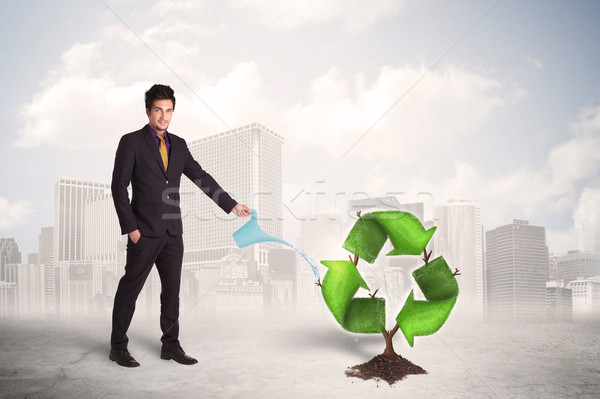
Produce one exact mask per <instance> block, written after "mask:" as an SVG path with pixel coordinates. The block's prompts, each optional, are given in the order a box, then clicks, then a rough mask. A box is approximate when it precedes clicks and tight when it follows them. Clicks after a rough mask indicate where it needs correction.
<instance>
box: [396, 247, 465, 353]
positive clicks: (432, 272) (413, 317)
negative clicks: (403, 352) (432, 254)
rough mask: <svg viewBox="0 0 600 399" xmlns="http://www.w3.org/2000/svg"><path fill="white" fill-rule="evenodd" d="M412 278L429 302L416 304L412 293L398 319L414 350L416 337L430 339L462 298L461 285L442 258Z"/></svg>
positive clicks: (429, 264)
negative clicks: (460, 295)
mask: <svg viewBox="0 0 600 399" xmlns="http://www.w3.org/2000/svg"><path fill="white" fill-rule="evenodd" d="M412 275H413V277H414V278H415V281H416V282H417V285H418V286H419V288H420V289H421V292H423V295H424V296H425V298H426V299H427V300H426V301H417V300H415V299H414V290H412V291H411V292H410V294H409V295H408V299H407V300H406V303H404V306H403V307H402V310H401V311H400V313H398V316H397V317H396V321H397V322H398V326H399V327H400V329H401V330H402V333H403V334H404V336H405V337H406V340H407V341H408V344H409V345H410V346H411V347H412V346H413V345H414V337H415V336H416V335H430V334H433V333H434V332H436V331H437V330H439V329H440V327H442V325H443V324H444V323H445V322H446V320H447V319H448V316H449V315H450V311H451V310H452V308H453V307H454V304H455V303H456V299H457V297H458V283H457V282H456V278H455V277H454V274H453V273H452V270H450V267H448V264H447V263H446V261H445V260H444V257H442V256H440V257H437V258H435V259H434V260H432V261H430V262H429V263H427V264H426V265H424V266H422V267H420V268H418V269H417V270H415V271H414V272H413V273H412Z"/></svg>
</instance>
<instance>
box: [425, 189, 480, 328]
mask: <svg viewBox="0 0 600 399" xmlns="http://www.w3.org/2000/svg"><path fill="white" fill-rule="evenodd" d="M438 217H439V225H438V229H437V231H436V233H435V234H436V235H437V236H438V243H439V253H440V254H441V255H443V256H444V259H446V262H447V263H448V265H449V266H450V267H451V268H457V269H459V270H460V273H461V275H460V277H458V278H457V281H458V285H459V288H460V295H459V296H458V300H457V304H456V311H457V312H461V313H464V314H466V315H476V316H478V317H483V312H484V303H483V301H484V278H483V230H482V226H481V212H480V209H479V206H478V205H476V204H474V203H472V202H471V201H470V200H466V199H453V200H450V201H448V202H447V203H445V204H443V205H441V206H439V208H438Z"/></svg>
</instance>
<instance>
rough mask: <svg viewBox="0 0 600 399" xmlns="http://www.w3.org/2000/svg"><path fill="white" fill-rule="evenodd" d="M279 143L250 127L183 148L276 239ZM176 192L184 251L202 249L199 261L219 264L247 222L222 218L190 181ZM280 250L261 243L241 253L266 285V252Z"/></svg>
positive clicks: (258, 127) (279, 226) (280, 139)
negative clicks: (234, 237) (235, 236)
mask: <svg viewBox="0 0 600 399" xmlns="http://www.w3.org/2000/svg"><path fill="white" fill-rule="evenodd" d="M283 140H284V139H283V137H282V136H280V135H278V134H276V133H274V132H273V131H271V130H269V129H267V128H266V127H264V126H262V125H260V124H251V125H247V126H243V127H240V128H237V129H233V130H229V131H226V132H223V133H219V134H215V135H212V136H209V137H205V138H203V139H200V140H196V141H192V142H189V143H188V147H189V149H190V152H191V154H192V155H193V156H194V158H195V159H196V160H197V161H198V162H199V163H200V165H201V166H202V168H203V169H205V170H206V171H207V172H208V173H210V174H211V175H212V176H213V177H214V178H215V180H216V181H217V182H219V184H220V185H221V187H223V189H224V190H226V191H227V192H228V193H229V194H230V195H231V196H232V197H233V198H234V199H236V200H237V201H238V202H240V203H245V204H247V205H248V206H249V207H250V208H253V209H255V210H257V212H258V219H259V225H260V227H261V229H262V230H263V231H264V232H265V233H267V234H270V235H272V236H275V237H281V236H282V203H283V198H282V177H281V171H282V164H281V146H282V144H283ZM199 183H200V184H202V182H199ZM180 193H181V210H182V218H183V230H184V235H183V238H184V245H185V247H186V249H189V250H195V249H204V250H205V251H203V252H202V255H203V259H199V261H202V262H210V261H215V260H219V259H222V258H223V257H224V256H226V255H227V254H228V253H229V252H231V251H232V250H237V249H238V248H237V246H236V245H235V241H234V240H233V237H232V234H233V232H235V231H236V230H237V229H238V228H239V227H241V226H242V225H243V224H244V223H246V222H247V221H248V219H247V218H237V217H235V216H232V215H227V214H225V213H224V212H223V211H222V210H221V209H220V208H219V207H218V206H217V205H216V204H215V203H214V202H213V201H212V200H211V199H209V198H207V197H206V196H205V195H204V193H203V192H201V191H200V190H199V189H198V187H197V186H196V185H195V184H194V183H192V182H191V181H190V180H189V179H186V178H184V179H182V181H181V190H180ZM279 247H280V244H276V243H272V242H267V243H260V244H257V245H253V246H251V247H248V248H244V250H243V252H241V253H242V254H243V257H244V258H246V259H248V260H249V261H250V260H252V261H255V262H256V264H257V268H258V271H259V272H260V273H261V277H260V278H261V280H264V281H268V263H267V253H268V251H269V250H270V249H275V248H279Z"/></svg>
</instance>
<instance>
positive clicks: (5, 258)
mask: <svg viewBox="0 0 600 399" xmlns="http://www.w3.org/2000/svg"><path fill="white" fill-rule="evenodd" d="M9 263H21V252H19V246H18V245H17V242H16V241H15V239H14V238H0V281H8V280H7V279H6V265H7V264H9Z"/></svg>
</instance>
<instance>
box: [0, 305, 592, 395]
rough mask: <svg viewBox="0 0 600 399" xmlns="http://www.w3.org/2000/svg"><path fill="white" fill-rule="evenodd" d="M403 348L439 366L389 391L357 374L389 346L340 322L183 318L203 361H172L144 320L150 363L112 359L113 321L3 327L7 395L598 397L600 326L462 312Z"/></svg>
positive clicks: (134, 334)
mask: <svg viewBox="0 0 600 399" xmlns="http://www.w3.org/2000/svg"><path fill="white" fill-rule="evenodd" d="M450 319H451V320H449V321H448V322H447V323H446V324H445V325H444V326H443V327H442V329H441V330H440V331H439V332H438V333H436V334H434V335H432V336H428V337H417V338H415V346H414V348H410V347H409V346H408V344H407V343H406V341H405V339H404V337H403V336H402V334H401V332H399V333H398V334H397V335H396V336H395V338H394V345H395V348H396V352H398V353H399V354H401V355H403V356H404V357H406V358H408V359H409V360H411V361H412V362H413V363H415V364H418V365H419V366H421V367H423V368H424V369H425V370H427V371H428V374H426V375H414V376H408V377H407V378H406V379H404V380H402V381H399V382H397V383H396V384H394V385H393V386H389V385H388V384H387V383H385V382H376V381H373V380H369V381H363V380H360V379H356V378H348V377H346V376H345V374H344V371H345V370H346V368H347V367H349V366H353V365H356V364H359V363H363V362H365V361H367V360H369V359H371V358H372V357H373V356H375V355H376V354H379V353H381V352H382V351H383V349H384V346H385V344H384V341H383V337H382V336H379V335H359V334H352V333H347V332H345V331H344V330H343V329H342V328H341V327H340V326H339V325H338V324H337V323H336V322H335V320H333V317H331V315H316V316H314V317H312V318H311V319H298V318H296V319H292V318H288V319H285V318H275V319H274V320H271V321H265V320H248V319H246V320H244V319H243V318H241V317H240V318H231V319H229V320H216V321H208V320H193V319H191V318H187V319H184V320H182V322H181V334H182V336H181V342H182V345H183V348H184V349H185V350H186V352H187V353H188V354H190V355H192V356H194V357H197V358H198V360H199V364H197V365H194V366H183V365H180V364H178V363H175V362H174V361H165V360H161V359H160V341H159V337H160V330H159V327H158V317H157V320H156V321H155V322H149V321H144V320H142V319H139V320H138V319H136V318H134V321H133V323H132V327H131V330H130V334H129V336H130V344H129V350H130V352H131V354H132V355H133V356H134V357H135V358H136V359H137V360H138V361H139V362H140V363H141V367H138V368H134V369H126V368H122V367H119V366H117V365H116V364H115V363H113V362H111V361H109V360H108V351H109V340H108V338H109V335H110V322H109V321H108V320H92V321H89V320H88V321H71V322H69V323H58V322H54V323H51V322H36V321H10V320H8V321H7V320H2V321H0V354H1V355H0V397H2V398H154V397H156V398H164V397H173V398H188V397H189V398H263V399H264V398H302V399H307V398H369V397H377V398H396V399H397V398H436V399H442V398H444V399H445V398H590V399H591V398H598V397H600V345H599V340H600V323H598V322H596V323H565V324H552V323H541V324H539V323H537V324H487V323H479V324H472V323H463V322H460V321H457V320H453V319H452V317H451V318H450Z"/></svg>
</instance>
